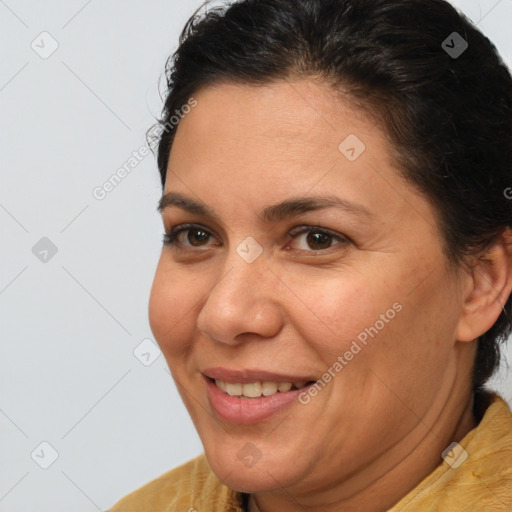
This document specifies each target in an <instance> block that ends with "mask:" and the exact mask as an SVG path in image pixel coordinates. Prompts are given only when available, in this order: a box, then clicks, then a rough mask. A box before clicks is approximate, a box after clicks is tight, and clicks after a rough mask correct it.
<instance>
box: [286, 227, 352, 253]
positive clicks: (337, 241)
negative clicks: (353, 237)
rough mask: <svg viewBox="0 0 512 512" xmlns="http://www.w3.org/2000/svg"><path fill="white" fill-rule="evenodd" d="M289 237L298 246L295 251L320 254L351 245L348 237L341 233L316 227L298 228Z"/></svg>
mask: <svg viewBox="0 0 512 512" xmlns="http://www.w3.org/2000/svg"><path fill="white" fill-rule="evenodd" d="M289 235H290V236H291V237H292V238H293V241H294V242H296V245H298V247H295V249H297V250H300V251H309V252H319V251H323V250H326V249H330V248H331V247H334V246H336V245H340V246H346V245H348V244H349V243H350V240H349V239H348V238H347V237H345V236H343V235H341V234H339V233H335V232H334V231H331V230H329V229H326V228H318V227H314V226H298V227H297V228H295V229H293V230H292V231H291V232H290V233H289ZM303 235H305V236H303Z"/></svg>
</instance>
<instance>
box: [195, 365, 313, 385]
mask: <svg viewBox="0 0 512 512" xmlns="http://www.w3.org/2000/svg"><path fill="white" fill-rule="evenodd" d="M202 373H203V375H205V376H206V377H209V378H210V379H218V380H222V381H225V382H233V383H239V382H240V383H249V382H257V381H262V382H291V383H294V382H309V381H312V380H316V379H315V378H314V377H311V376H310V375H291V374H284V373H273V372H269V371H268V370H260V369H251V370H250V369H246V370H235V369H230V368H222V367H218V366H217V367H215V368H206V369H205V370H203V371H202Z"/></svg>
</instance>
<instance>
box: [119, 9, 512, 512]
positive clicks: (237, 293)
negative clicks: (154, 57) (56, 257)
mask: <svg viewBox="0 0 512 512" xmlns="http://www.w3.org/2000/svg"><path fill="white" fill-rule="evenodd" d="M167 78H168V96H167V98H166V102H165V108H164V112H163V118H162V120H161V122H160V127H161V129H160V133H161V137H160V139H159V145H158V165H159V170H160V173H161V178H162V186H163V196H162V199H161V201H160V204H159V208H160V211H161V212H162V218H163V223H164V227H165V232H166V234H165V236H164V247H163V250H162V255H161V259H160V262H159V265H158V268H157V271H156V275H155V279H154V284H153V289H152V293H151V298H150V305H149V316H150V322H151V328H152V330H153V333H154V335H155V338H156V340H157V341H158V343H159V345H160V347H161V349H162V351H163V353H164V355H165V357H166V360H167V363H168V365H169V368H170V370H171V372H172V375H173V378H174V380H175V382H176V385H177V387H178V389H179V391H180V394H181V397H182V399H183V401H184V403H185V405H186V407H187V410H188V412H189V413H190V415H191V418H192V420H193V422H194V425H195V427H196V429H197V431H198V433H199V436H200V438H201V440H202V443H203V446H204V450H205V454H204V455H202V456H200V457H198V458H197V459H194V460H192V461H190V462H189V463H187V464H185V465H183V466H181V467H180V468H177V469H175V470H173V471H170V472H169V473H167V474H165V475H163V476H161V477H160V478H159V479H157V480H155V481H153V482H151V483H149V484H147V485H146V486H144V487H142V488H141V489H139V490H138V491H135V492H134V493H132V494H131V495H129V496H128V497H125V498H124V499H123V500H121V501H120V502H119V503H118V504H117V505H116V506H114V507H113V508H112V509H111V510H112V511H115V512H117V511H123V512H125V511H142V510H148V511H162V512H163V511H168V512H170V511H178V510H179V511H186V510H188V511H193V510H197V511H200V512H205V511H214V510H215V511H227V510H229V511H236V510H245V511H251V512H253V511H261V512H269V511H280V512H288V511H299V510H308V511H311V512H315V511H322V512H325V511H339V510H343V511H345V512H346V511H360V510H364V511H365V512H377V511H385V510H391V511H393V512H397V511H405V510H411V511H418V510H420V511H423V510H424V511H427V510H428V511H442V512H446V511H463V510H464V511H466V510H475V509H477V510H479V511H498V510H503V511H509V510H512V415H511V413H510V410H509V409H508V407H507V405H506V403H505V402H504V401H503V400H502V399H501V398H500V397H499V396H497V395H495V394H493V393H490V392H488V391H486V390H485V389H484V384H485V382H486V381H487V380H488V378H489V377H490V376H491V375H492V373H493V372H494V370H495V368H496V365H497V363H498V360H499V345H500V343H501V342H503V341H505V340H506V339H507V337H508V335H509V332H510V328H511V323H510V313H511V300H510V298H509V296H510V293H511V290H512V257H511V255H512V249H511V240H512V232H511V230H510V228H509V226H511V225H512V202H511V201H510V199H509V197H510V194H509V193H507V189H508V190H511V189H510V187H511V186H512V79H511V76H510V73H509V72H508V70H507V69H506V67H505V66H504V65H503V63H502V62H501V60H500V58H499V56H498V55H497V52H496V50H495V48H494V46H493V45H492V44H491V43H490V41H489V40H487V39H486V38H485V37H484V36H483V35H482V34H481V33H480V32H479V31H478V30H477V29H476V28H475V27H474V26H473V25H472V24H471V23H470V22H469V21H468V20H467V19H466V18H464V17H462V16H461V15H460V14H458V13H457V12H456V11H455V10H454V9H453V8H452V7H451V6H450V5H449V4H448V3H447V2H445V1H443V0H409V1H403V0H242V1H239V2H237V3H234V4H233V5H231V6H230V7H229V8H217V9H212V10H211V11H210V12H208V13H206V14H202V15H201V14H197V13H196V15H195V16H194V17H193V18H192V19H191V20H190V21H189V22H188V24H187V26H186V27H185V30H184V32H183V34H182V37H181V40H180V46H179V48H178V50H177V52H176V54H175V56H174V58H173V59H172V60H171V61H170V63H169V65H168V67H167ZM176 120H178V121H179V122H178V121H176ZM475 507H476V508H475Z"/></svg>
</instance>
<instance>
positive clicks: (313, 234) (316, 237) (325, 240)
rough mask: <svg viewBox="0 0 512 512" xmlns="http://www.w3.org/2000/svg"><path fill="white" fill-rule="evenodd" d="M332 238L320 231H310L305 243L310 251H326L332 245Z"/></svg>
mask: <svg viewBox="0 0 512 512" xmlns="http://www.w3.org/2000/svg"><path fill="white" fill-rule="evenodd" d="M332 238H333V237H332V236H331V235H329V234H328V233H323V232H321V231H310V232H309V233H308V236H307V237H306V241H307V243H308V245H309V247H311V249H317V250H318V249H328V248H329V247H330V246H331V244H332Z"/></svg>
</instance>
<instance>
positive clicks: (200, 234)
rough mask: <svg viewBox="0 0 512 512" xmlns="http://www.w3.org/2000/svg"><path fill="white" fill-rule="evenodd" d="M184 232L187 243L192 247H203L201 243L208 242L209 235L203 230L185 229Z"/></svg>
mask: <svg viewBox="0 0 512 512" xmlns="http://www.w3.org/2000/svg"><path fill="white" fill-rule="evenodd" d="M186 231H187V232H188V235H187V241H188V242H189V243H190V245H192V246H194V247H197V246H200V245H203V242H208V239H209V238H210V234H209V233H208V232H207V231H204V230H203V229H187V230H186ZM182 233H184V231H182Z"/></svg>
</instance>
